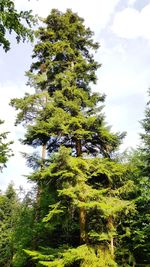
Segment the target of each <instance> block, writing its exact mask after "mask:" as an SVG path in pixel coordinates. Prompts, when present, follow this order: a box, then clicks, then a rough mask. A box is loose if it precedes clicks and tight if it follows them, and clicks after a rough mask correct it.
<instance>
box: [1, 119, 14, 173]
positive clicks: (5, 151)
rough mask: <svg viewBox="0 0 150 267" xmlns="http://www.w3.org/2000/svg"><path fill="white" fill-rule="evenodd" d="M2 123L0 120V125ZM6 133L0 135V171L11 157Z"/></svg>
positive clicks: (9, 143)
mask: <svg viewBox="0 0 150 267" xmlns="http://www.w3.org/2000/svg"><path fill="white" fill-rule="evenodd" d="M1 124H3V121H1V120H0V125H1ZM7 135H8V132H3V133H0V170H1V171H2V169H3V167H6V163H7V161H8V159H9V158H10V157H11V156H12V155H13V154H12V150H11V148H10V145H11V144H12V142H8V141H7Z"/></svg>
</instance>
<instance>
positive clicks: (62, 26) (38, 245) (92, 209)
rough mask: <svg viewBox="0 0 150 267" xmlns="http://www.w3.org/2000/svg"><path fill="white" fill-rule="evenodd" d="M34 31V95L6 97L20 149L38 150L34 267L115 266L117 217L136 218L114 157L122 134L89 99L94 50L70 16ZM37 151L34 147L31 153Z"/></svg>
mask: <svg viewBox="0 0 150 267" xmlns="http://www.w3.org/2000/svg"><path fill="white" fill-rule="evenodd" d="M43 23H44V24H45V27H41V28H39V30H38V32H37V36H38V41H37V44H36V45H35V47H34V51H33V63H32V65H31V68H30V71H29V72H27V76H28V78H29V80H28V84H29V85H30V86H31V87H33V88H34V89H35V93H33V94H26V95H25V96H24V98H21V99H13V100H12V101H11V105H12V106H14V107H15V108H16V110H18V115H17V119H16V124H19V123H22V124H24V125H25V128H26V133H25V136H24V139H23V140H22V143H24V144H28V145H31V146H32V147H35V148H36V147H37V148H39V147H41V150H42V153H41V155H40V157H39V156H37V157H36V155H35V154H34V155H33V157H32V156H27V160H28V163H29V165H31V166H33V167H34V169H35V171H34V172H33V174H31V175H30V176H29V177H28V179H29V180H31V181H34V182H35V183H36V185H37V195H36V204H35V212H34V213H35V214H34V216H35V220H34V234H35V235H34V238H33V246H32V248H31V246H30V247H29V249H28V250H27V249H26V247H25V250H24V251H25V252H26V253H27V254H28V255H29V256H30V257H31V258H32V264H33V266H59V267H60V266H70V267H73V266H76V267H77V266H81V267H90V266H91V267H93V266H94V267H100V266H103V267H104V266H112V267H113V266H114V267H115V266H119V265H117V262H116V260H115V251H116V246H117V242H119V241H117V240H118V238H117V235H118V227H119V224H120V223H121V218H122V217H123V218H124V219H125V218H126V217H127V216H129V214H131V213H134V212H135V205H134V203H132V198H131V197H129V196H130V194H132V192H133V191H134V181H133V180H131V179H130V175H129V166H128V164H125V163H124V164H121V163H118V162H117V160H115V159H114V155H115V152H116V150H117V149H118V147H119V145H120V143H121V142H122V138H123V137H124V135H125V134H124V133H121V134H120V133H112V132H111V130H110V128H109V127H108V126H107V125H106V123H105V118H104V115H103V113H102V108H103V104H104V100H105V97H104V95H103V94H99V93H94V92H92V90H91V86H92V84H93V83H94V84H95V83H96V80H97V77H96V71H97V69H98V68H99V67H100V64H98V63H97V62H96V61H95V59H94V55H93V52H96V51H97V49H98V47H99V45H98V44H97V43H95V42H94V41H93V39H92V37H93V33H92V32H91V30H90V29H89V28H86V27H85V26H84V21H83V19H82V18H80V17H79V16H78V15H77V14H75V13H73V12H72V11H71V10H67V11H66V12H65V13H62V12H60V11H58V10H52V12H51V14H50V15H49V16H48V17H47V18H46V19H45V20H43ZM38 151H39V149H38Z"/></svg>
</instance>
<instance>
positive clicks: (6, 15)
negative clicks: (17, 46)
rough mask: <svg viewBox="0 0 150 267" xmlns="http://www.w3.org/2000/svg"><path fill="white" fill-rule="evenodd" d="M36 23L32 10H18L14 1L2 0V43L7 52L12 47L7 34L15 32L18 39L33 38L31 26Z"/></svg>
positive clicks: (0, 34) (0, 17) (0, 2)
mask: <svg viewBox="0 0 150 267" xmlns="http://www.w3.org/2000/svg"><path fill="white" fill-rule="evenodd" d="M35 23H36V19H35V17H34V16H33V15H32V11H31V10H30V11H20V12H19V11H17V10H16V8H15V4H14V1H11V0H0V45H2V47H3V49H4V50H5V52H7V51H8V50H9V49H10V41H9V39H8V37H7V34H8V33H9V34H11V33H12V32H14V33H15V34H16V40H17V42H18V43H19V42H20V41H21V40H22V41H23V42H24V41H25V40H27V39H28V40H30V41H32V40H33V30H32V29H31V27H32V26H33V25H34V24H35Z"/></svg>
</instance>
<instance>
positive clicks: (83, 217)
mask: <svg viewBox="0 0 150 267" xmlns="http://www.w3.org/2000/svg"><path fill="white" fill-rule="evenodd" d="M76 154H77V157H80V156H81V155H82V146H81V140H79V139H77V140H76ZM80 183H82V182H80ZM79 200H80V201H81V202H85V199H84V196H82V197H80V199H79ZM79 223H80V244H84V243H85V241H86V231H85V225H86V211H85V209H84V207H81V208H80V210H79Z"/></svg>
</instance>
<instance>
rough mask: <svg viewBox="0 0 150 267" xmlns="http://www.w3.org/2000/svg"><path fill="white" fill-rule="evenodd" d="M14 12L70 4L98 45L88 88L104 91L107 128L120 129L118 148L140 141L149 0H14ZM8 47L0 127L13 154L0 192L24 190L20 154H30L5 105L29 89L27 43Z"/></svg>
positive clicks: (148, 75)
mask: <svg viewBox="0 0 150 267" xmlns="http://www.w3.org/2000/svg"><path fill="white" fill-rule="evenodd" d="M14 2H15V4H16V8H17V9H18V10H29V9H32V10H33V13H35V14H38V15H39V16H40V17H46V16H47V15H48V14H49V13H50V11H51V9H52V8H57V9H59V10H61V11H63V12H64V11H65V10H66V9H67V8H71V9H72V10H73V12H77V13H78V15H79V16H80V17H83V18H84V20H85V25H86V26H88V27H90V28H91V30H92V31H93V32H94V39H95V40H96V41H98V42H99V43H100V49H99V51H98V52H97V54H96V55H95V58H96V60H97V61H98V62H99V63H101V64H102V67H101V68H100V69H99V71H98V72H97V75H98V81H97V85H96V86H94V87H93V90H96V91H98V92H100V93H104V94H106V96H107V97H106V101H105V108H104V112H105V115H106V122H107V123H108V125H111V126H112V131H115V132H116V131H117V132H122V131H126V132H127V136H126V138H125V140H124V142H123V144H122V146H121V150H125V149H127V148H130V147H133V148H136V147H137V146H138V145H139V144H140V140H139V133H140V132H141V131H142V129H141V128H140V121H141V120H142V119H143V118H144V110H145V106H146V102H147V90H148V88H149V87H150V68H149V62H150V27H149V25H150V1H149V0H142V1H141V0H92V1H91V0H89V1H85V0H76V1H75V0H30V1H28V0H21V1H20V0H15V1H14ZM10 39H11V50H10V51H9V52H8V53H5V52H4V51H3V49H2V48H1V47H0V73H1V77H0V88H1V91H0V118H1V119H4V120H5V124H4V125H3V126H1V128H0V131H2V130H3V131H9V132H10V134H9V140H14V145H13V146H12V148H13V150H14V154H15V155H14V157H12V158H11V159H10V161H9V163H8V164H7V168H6V169H4V171H3V172H2V173H0V188H1V189H2V190H4V189H5V188H6V187H7V185H8V183H9V182H10V181H11V180H13V181H14V183H15V186H16V187H19V186H20V185H22V186H24V188H26V189H28V188H30V184H28V183H27V181H26V178H25V175H27V174H28V173H30V172H32V170H31V169H30V170H29V169H28V168H27V166H26V163H25V159H23V157H22V156H21V152H24V151H25V152H31V148H29V147H25V146H22V145H21V144H20V142H19V138H21V137H23V134H24V131H25V130H24V129H23V127H20V126H18V127H15V126H14V121H15V116H16V112H15V111H14V110H13V108H12V107H10V106H9V102H10V99H11V98H16V97H22V96H23V95H24V93H25V92H32V89H31V88H29V87H27V86H26V82H27V78H26V77H25V71H27V70H29V67H30V65H31V63H32V59H31V55H32V49H33V45H31V44H29V43H24V44H19V45H18V44H16V41H15V39H14V37H13V36H11V37H10Z"/></svg>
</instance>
